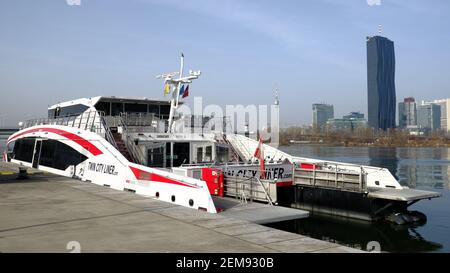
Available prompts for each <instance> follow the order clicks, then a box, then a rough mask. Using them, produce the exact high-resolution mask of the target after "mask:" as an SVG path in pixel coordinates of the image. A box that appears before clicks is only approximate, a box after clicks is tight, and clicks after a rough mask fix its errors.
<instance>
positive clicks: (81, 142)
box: [8, 128, 103, 156]
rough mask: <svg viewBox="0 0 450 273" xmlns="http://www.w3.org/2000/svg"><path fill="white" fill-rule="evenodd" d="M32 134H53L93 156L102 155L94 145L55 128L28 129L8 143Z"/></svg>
mask: <svg viewBox="0 0 450 273" xmlns="http://www.w3.org/2000/svg"><path fill="white" fill-rule="evenodd" d="M34 132H49V133H54V134H58V135H60V136H63V137H65V138H67V139H70V140H72V141H73V142H75V143H77V144H78V145H80V146H81V147H83V148H84V149H86V150H87V151H88V152H90V153H91V154H93V155H94V156H97V155H101V154H103V152H102V151H100V149H99V148H97V147H96V146H95V145H94V144H92V143H91V142H90V141H88V140H86V139H84V138H82V137H80V136H78V135H76V134H72V133H69V132H67V131H64V130H60V129H55V128H36V129H30V130H27V131H25V132H22V133H20V134H17V135H15V136H14V137H13V138H11V139H8V143H9V142H11V141H13V140H14V139H16V138H18V137H20V136H22V135H25V134H30V133H34Z"/></svg>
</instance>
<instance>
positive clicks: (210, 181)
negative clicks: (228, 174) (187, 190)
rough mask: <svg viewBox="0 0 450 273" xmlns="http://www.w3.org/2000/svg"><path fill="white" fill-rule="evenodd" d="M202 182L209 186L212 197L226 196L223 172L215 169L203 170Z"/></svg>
mask: <svg viewBox="0 0 450 273" xmlns="http://www.w3.org/2000/svg"><path fill="white" fill-rule="evenodd" d="M202 180H204V181H205V182H206V185H208V189H209V193H210V194H211V195H217V196H221V197H223V196H224V189H223V172H222V170H219V169H214V168H203V169H202Z"/></svg>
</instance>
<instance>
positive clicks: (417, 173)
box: [270, 145, 450, 252]
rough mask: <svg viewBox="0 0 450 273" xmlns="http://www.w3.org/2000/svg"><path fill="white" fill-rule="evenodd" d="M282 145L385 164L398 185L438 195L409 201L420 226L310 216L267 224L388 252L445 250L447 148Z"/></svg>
mask: <svg viewBox="0 0 450 273" xmlns="http://www.w3.org/2000/svg"><path fill="white" fill-rule="evenodd" d="M281 149H282V150H283V151H285V152H287V153H289V154H292V155H296V156H303V157H313V158H320V159H325V160H333V161H342V162H348V163H357V164H364V165H372V166H378V167H384V168H388V169H389V170H390V171H391V172H392V173H393V174H394V175H395V176H396V177H397V178H398V179H399V181H400V183H401V184H402V185H404V186H409V187H410V188H416V189H423V190H433V191H438V192H440V193H441V194H442V197H440V198H436V199H432V200H422V201H420V202H418V203H416V204H414V205H412V206H411V207H410V210H418V211H421V212H423V213H425V214H426V215H427V218H428V219H427V223H426V224H425V225H423V226H417V227H404V226H396V225H393V224H389V223H384V222H383V223H369V222H365V221H354V220H349V219H343V218H336V217H324V216H316V215H314V216H312V217H310V218H308V219H301V220H294V221H285V222H280V223H274V224H270V226H272V227H275V228H278V229H282V230H286V231H291V232H297V233H300V234H304V235H308V236H310V237H314V238H318V239H322V240H328V241H332V242H336V243H339V244H342V245H348V246H352V247H356V248H362V249H365V247H366V245H367V243H368V242H370V241H377V242H379V243H380V245H381V250H382V251H388V252H450V192H449V188H450V179H449V177H450V149H449V148H378V147H370V148H368V147H327V146H322V145H292V146H287V147H282V148H281Z"/></svg>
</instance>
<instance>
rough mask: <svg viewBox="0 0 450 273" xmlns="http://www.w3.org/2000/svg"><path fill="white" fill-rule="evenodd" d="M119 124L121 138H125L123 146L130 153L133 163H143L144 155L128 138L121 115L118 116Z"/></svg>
mask: <svg viewBox="0 0 450 273" xmlns="http://www.w3.org/2000/svg"><path fill="white" fill-rule="evenodd" d="M119 123H120V126H121V127H122V138H123V139H124V140H125V141H124V142H125V146H126V147H127V149H128V150H129V151H130V155H131V157H132V158H133V161H135V163H138V164H141V165H145V155H144V154H143V153H142V151H141V150H140V149H139V148H138V147H136V145H135V144H134V143H133V141H132V140H131V139H130V137H129V135H128V128H127V125H126V124H125V122H124V120H123V118H122V117H120V118H119Z"/></svg>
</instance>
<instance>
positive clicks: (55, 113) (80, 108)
mask: <svg viewBox="0 0 450 273" xmlns="http://www.w3.org/2000/svg"><path fill="white" fill-rule="evenodd" d="M88 108H89V106H87V105H84V104H75V105H70V106H65V107H56V108H54V109H50V110H48V118H59V117H69V116H76V115H79V114H81V113H83V112H84V111H86V110H87V109H88Z"/></svg>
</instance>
